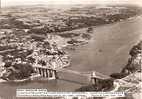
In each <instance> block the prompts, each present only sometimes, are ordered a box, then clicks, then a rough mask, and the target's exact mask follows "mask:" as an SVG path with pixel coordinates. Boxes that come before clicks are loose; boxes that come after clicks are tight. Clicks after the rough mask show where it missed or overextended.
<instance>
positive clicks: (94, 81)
mask: <svg viewBox="0 0 142 99" xmlns="http://www.w3.org/2000/svg"><path fill="white" fill-rule="evenodd" d="M99 80H100V79H99V78H98V77H97V75H96V72H95V71H93V72H92V73H91V83H92V84H98V82H99Z"/></svg>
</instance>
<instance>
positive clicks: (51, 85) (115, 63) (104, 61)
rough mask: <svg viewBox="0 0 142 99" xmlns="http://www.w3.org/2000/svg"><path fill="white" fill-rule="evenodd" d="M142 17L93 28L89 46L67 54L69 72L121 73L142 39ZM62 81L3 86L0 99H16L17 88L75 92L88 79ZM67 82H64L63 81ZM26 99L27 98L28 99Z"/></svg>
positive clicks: (67, 75) (67, 76)
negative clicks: (134, 48) (69, 62)
mask: <svg viewBox="0 0 142 99" xmlns="http://www.w3.org/2000/svg"><path fill="white" fill-rule="evenodd" d="M141 26H142V16H139V17H135V18H133V19H128V20H125V21H121V22H117V23H113V24H108V25H103V26H98V27H94V31H93V38H92V40H91V41H90V42H89V43H88V44H87V45H83V46H80V47H77V48H76V50H75V51H68V52H69V54H70V55H71V66H70V67H68V68H67V69H70V70H75V71H81V72H88V71H92V70H95V71H98V72H101V73H103V74H106V75H110V74H111V73H114V72H120V71H121V69H122V68H123V67H124V66H125V64H126V63H127V59H128V57H129V55H128V52H129V50H130V49H131V47H132V46H133V45H134V44H136V43H137V42H138V41H139V40H140V39H142V28H141ZM78 31H82V32H84V31H85V30H84V29H80V30H78ZM58 75H59V77H60V79H59V80H53V81H27V82H24V83H1V84H0V99H1V98H2V99H3V98H4V99H15V98H16V97H15V94H16V89H17V88H46V89H47V90H49V91H74V90H75V89H76V88H79V87H80V86H81V85H82V83H85V82H86V81H87V79H88V78H85V77H81V76H78V75H75V74H70V73H63V72H60V73H59V74H58ZM63 79H64V80H63ZM26 99H27V98H26Z"/></svg>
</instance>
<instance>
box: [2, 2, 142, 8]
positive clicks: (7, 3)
mask: <svg viewBox="0 0 142 99" xmlns="http://www.w3.org/2000/svg"><path fill="white" fill-rule="evenodd" d="M1 2H2V6H3V7H4V6H15V5H30V4H31V5H34V4H93V3H94V4H98V3H99V4H110V3H113V4H118V3H119V4H120V3H125V4H126V3H128V4H137V5H142V0H1Z"/></svg>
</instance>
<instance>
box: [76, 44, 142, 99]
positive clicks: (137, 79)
mask: <svg viewBox="0 0 142 99" xmlns="http://www.w3.org/2000/svg"><path fill="white" fill-rule="evenodd" d="M129 55H130V57H129V59H128V63H127V64H126V65H125V66H124V68H122V70H121V72H120V73H113V74H111V75H110V77H111V78H110V79H107V80H103V81H102V82H104V83H99V85H96V84H91V85H87V86H82V87H81V88H79V89H77V90H76V91H109V90H110V89H112V90H113V91H116V92H119V91H120V92H121V91H123V92H126V93H127V92H134V94H136V93H138V94H139V93H140V92H141V87H140V86H141V82H142V79H141V67H142V41H140V42H139V43H138V44H136V45H134V46H133V47H132V48H131V49H130V51H129ZM110 81H113V84H109V83H110ZM105 83H108V84H105ZM114 84H115V85H117V86H115V85H114ZM108 85H109V86H108ZM100 86H103V87H102V88H100ZM105 88H107V90H104V89H105ZM128 96H130V95H128ZM131 96H133V94H131ZM126 97H127V96H126Z"/></svg>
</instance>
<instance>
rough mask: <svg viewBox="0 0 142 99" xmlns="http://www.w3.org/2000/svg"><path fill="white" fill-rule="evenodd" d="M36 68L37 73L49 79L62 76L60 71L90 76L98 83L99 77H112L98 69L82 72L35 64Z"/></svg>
mask: <svg viewBox="0 0 142 99" xmlns="http://www.w3.org/2000/svg"><path fill="white" fill-rule="evenodd" d="M34 68H35V70H36V71H37V73H39V74H40V75H41V77H43V78H48V79H58V78H60V77H59V76H58V73H59V72H63V73H70V74H74V75H78V76H80V77H85V78H89V79H90V81H91V82H92V83H96V82H97V81H98V80H99V79H108V78H110V77H109V76H107V75H104V74H102V73H100V72H97V71H88V72H80V71H75V70H70V69H67V68H56V69H52V68H47V67H44V66H35V67H34Z"/></svg>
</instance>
